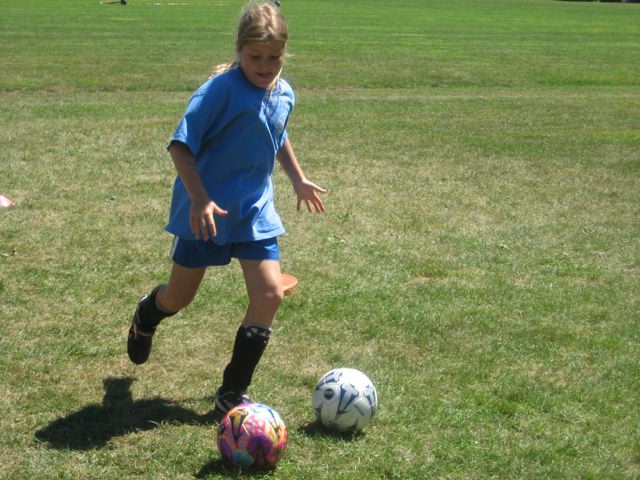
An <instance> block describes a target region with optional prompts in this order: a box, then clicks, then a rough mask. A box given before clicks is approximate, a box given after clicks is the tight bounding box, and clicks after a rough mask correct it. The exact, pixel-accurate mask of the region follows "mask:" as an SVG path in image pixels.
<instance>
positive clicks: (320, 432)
mask: <svg viewBox="0 0 640 480" xmlns="http://www.w3.org/2000/svg"><path fill="white" fill-rule="evenodd" d="M297 431H298V432H300V433H302V434H303V435H305V436H307V437H310V438H314V437H323V438H334V439H336V440H342V441H346V442H353V441H355V440H358V439H360V438H362V437H364V432H362V431H357V430H355V431H349V432H337V431H335V430H330V429H328V428H326V427H324V426H322V424H320V423H318V422H309V423H306V424H305V425H302V426H301V427H299V428H298V429H297Z"/></svg>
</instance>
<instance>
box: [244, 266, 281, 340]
mask: <svg viewBox="0 0 640 480" xmlns="http://www.w3.org/2000/svg"><path fill="white" fill-rule="evenodd" d="M240 265H241V266H242V272H243V273H244V282H245V284H246V286H247V294H248V295H249V306H248V307H247V312H246V314H245V317H244V321H243V322H242V325H243V326H245V327H246V326H250V325H260V326H263V327H266V328H269V327H271V325H272V324H273V320H274V318H275V316H276V312H277V311H278V308H279V307H280V303H282V298H283V297H284V293H283V291H282V274H281V272H280V262H279V261H278V260H240Z"/></svg>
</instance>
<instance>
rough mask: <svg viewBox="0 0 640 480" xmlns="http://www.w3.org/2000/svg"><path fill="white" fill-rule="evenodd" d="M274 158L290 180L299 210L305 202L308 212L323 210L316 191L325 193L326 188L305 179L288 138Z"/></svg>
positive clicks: (322, 204)
mask: <svg viewBox="0 0 640 480" xmlns="http://www.w3.org/2000/svg"><path fill="white" fill-rule="evenodd" d="M276 158H277V159H278V161H279V162H280V165H282V168H284V171H285V173H286V174H287V176H288V177H289V180H291V184H292V185H293V190H294V191H295V192H296V196H297V197H298V204H297V209H298V210H300V205H301V204H302V202H305V204H306V205H307V210H309V211H310V212H312V211H313V209H315V211H316V212H324V203H322V200H321V199H320V197H319V196H318V193H326V191H327V190H325V189H324V188H322V187H320V186H318V185H316V184H315V183H312V182H310V181H309V180H307V177H305V176H304V172H303V171H302V168H301V167H300V164H299V163H298V160H297V159H296V154H295V153H294V152H293V147H292V146H291V143H290V142H289V139H287V140H285V142H284V145H283V146H282V148H281V149H280V150H278V153H277V154H276Z"/></svg>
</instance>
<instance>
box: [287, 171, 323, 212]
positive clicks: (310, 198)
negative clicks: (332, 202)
mask: <svg viewBox="0 0 640 480" xmlns="http://www.w3.org/2000/svg"><path fill="white" fill-rule="evenodd" d="M293 189H294V191H295V192H296V195H297V196H298V204H297V206H296V208H297V210H300V205H302V202H304V203H305V204H306V205H307V210H308V211H310V212H312V211H313V209H315V211H316V212H318V213H320V212H324V203H322V200H321V199H320V197H319V196H318V193H327V190H326V189H324V188H322V187H319V186H318V185H316V184H315V183H312V182H310V181H309V180H307V179H306V178H303V179H302V180H300V181H299V182H297V183H295V184H294V185H293ZM312 207H313V209H312Z"/></svg>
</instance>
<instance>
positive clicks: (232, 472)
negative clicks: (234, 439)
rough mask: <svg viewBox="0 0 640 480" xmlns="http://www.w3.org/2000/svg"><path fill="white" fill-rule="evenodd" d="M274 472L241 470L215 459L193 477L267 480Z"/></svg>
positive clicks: (274, 469) (253, 469) (272, 470)
mask: <svg viewBox="0 0 640 480" xmlns="http://www.w3.org/2000/svg"><path fill="white" fill-rule="evenodd" d="M275 471H276V468H268V469H257V468H241V467H237V466H235V465H231V464H230V463H229V462H226V461H225V460H223V459H222V458H215V459H213V460H211V461H210V462H209V463H207V464H206V465H205V466H204V467H202V468H201V469H200V471H199V472H198V473H197V474H196V476H195V477H196V478H207V477H208V476H209V475H223V476H225V477H231V478H251V477H255V478H267V477H269V476H271V474H272V473H273V472H275Z"/></svg>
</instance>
